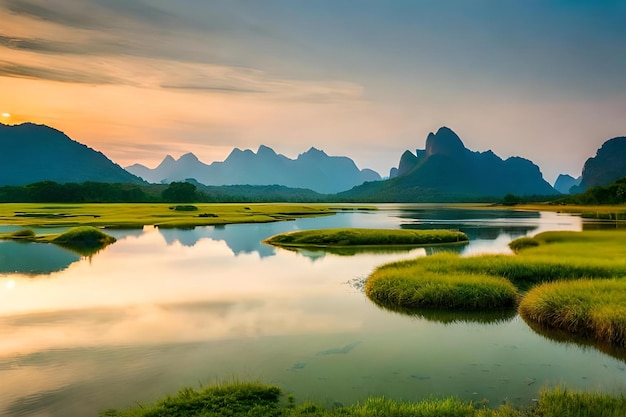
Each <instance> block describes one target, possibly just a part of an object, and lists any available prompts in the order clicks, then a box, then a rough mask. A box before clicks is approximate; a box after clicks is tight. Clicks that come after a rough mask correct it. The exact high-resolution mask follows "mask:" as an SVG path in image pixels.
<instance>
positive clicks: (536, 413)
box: [100, 383, 626, 417]
mask: <svg viewBox="0 0 626 417" xmlns="http://www.w3.org/2000/svg"><path fill="white" fill-rule="evenodd" d="M625 413H626V398H624V397H623V396H610V395H605V394H595V393H577V392H571V391H567V390H565V389H561V388H555V389H551V390H544V391H543V392H542V393H541V396H540V398H539V401H538V402H537V404H536V405H535V406H534V407H530V408H519V409H517V408H514V407H512V406H510V405H506V404H505V405H501V406H499V407H498V408H488V407H485V406H484V405H483V404H478V403H472V402H464V401H461V400H458V399H455V398H431V399H424V400H421V401H417V402H409V401H396V400H391V399H388V398H384V397H371V398H367V399H366V400H364V401H362V402H360V403H357V404H354V405H350V406H338V407H334V408H327V407H324V406H322V405H319V404H316V403H312V402H307V403H304V404H295V399H294V398H293V397H291V396H289V397H287V399H284V398H283V394H282V390H281V389H280V388H279V387H276V386H271V385H263V384H258V383H231V384H227V385H217V386H209V387H205V388H201V389H199V390H194V389H191V388H185V389H183V390H181V391H180V392H179V393H178V394H176V395H174V396H167V397H165V398H163V399H161V400H159V401H157V402H156V403H154V404H141V405H138V406H135V407H133V408H130V409H127V410H121V411H119V410H113V409H110V410H105V411H102V412H101V413H100V417H180V416H185V417H227V416H228V417H243V416H250V417H304V416H308V417H339V416H344V417H623V416H624V415H625Z"/></svg>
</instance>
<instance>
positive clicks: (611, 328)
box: [519, 279, 626, 347]
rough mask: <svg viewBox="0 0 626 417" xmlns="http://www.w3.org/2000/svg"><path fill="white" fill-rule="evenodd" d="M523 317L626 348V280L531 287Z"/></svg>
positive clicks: (549, 284) (523, 305) (548, 284)
mask: <svg viewBox="0 0 626 417" xmlns="http://www.w3.org/2000/svg"><path fill="white" fill-rule="evenodd" d="M519 313H520V315H521V316H522V317H523V318H524V319H525V320H529V321H532V322H535V323H538V324H539V325H541V326H546V327H548V328H556V329H559V330H565V331H567V332H568V333H572V334H576V335H579V336H582V337H585V338H591V339H594V340H597V341H599V342H603V343H607V344H610V345H613V346H620V347H626V280H624V279H619V280H615V279H613V280H578V281H571V282H554V283H546V284H543V285H540V286H537V287H535V288H533V289H532V290H530V291H529V292H528V294H526V296H525V297H524V298H523V300H522V302H521V303H520V306H519Z"/></svg>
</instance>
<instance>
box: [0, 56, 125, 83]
mask: <svg viewBox="0 0 626 417" xmlns="http://www.w3.org/2000/svg"><path fill="white" fill-rule="evenodd" d="M0 77H14V78H28V79H36V80H48V81H59V82H63V83H75V84H128V82H127V81H125V80H122V79H119V78H116V77H111V76H108V75H106V74H100V73H89V72H85V71H84V70H80V71H79V70H72V69H59V68H44V67H39V66H30V65H21V64H13V63H11V62H7V61H0Z"/></svg>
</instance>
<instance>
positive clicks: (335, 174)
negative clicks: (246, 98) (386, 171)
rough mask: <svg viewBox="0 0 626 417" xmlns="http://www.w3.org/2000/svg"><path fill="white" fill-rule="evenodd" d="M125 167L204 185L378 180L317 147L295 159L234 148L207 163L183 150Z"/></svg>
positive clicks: (150, 176) (339, 187) (152, 178)
mask: <svg viewBox="0 0 626 417" xmlns="http://www.w3.org/2000/svg"><path fill="white" fill-rule="evenodd" d="M126 170H128V171H129V172H131V173H133V174H135V175H137V176H140V177H141V178H143V179H145V180H146V181H149V182H152V183H160V182H166V183H169V182H172V181H184V180H186V179H188V178H193V179H195V180H196V181H198V182H199V183H201V184H205V185H239V184H246V185H283V186H286V187H291V188H308V189H310V190H313V191H316V192H319V193H324V194H334V193H337V192H339V191H344V190H348V189H350V188H352V187H354V186H355V185H359V184H362V183H364V182H366V181H377V180H380V175H379V174H378V173H376V172H375V171H372V170H370V169H362V170H360V169H359V168H358V167H357V166H356V164H355V163H354V161H353V160H352V159H350V158H347V157H340V156H328V155H327V154H326V153H324V152H323V151H321V150H319V149H315V148H311V149H309V150H308V151H307V152H304V153H302V154H300V155H299V156H298V158H297V159H290V158H287V157H286V156H284V155H280V154H277V153H276V152H274V150H273V149H271V148H269V147H267V146H264V145H261V146H260V147H259V149H258V151H257V152H256V153H254V152H253V151H251V150H249V149H246V150H243V151H242V150H241V149H238V148H235V149H233V151H232V152H231V153H230V155H229V156H228V158H226V160H224V161H223V162H213V163H211V164H210V165H207V164H205V163H203V162H201V161H199V160H198V158H197V157H196V156H195V155H194V154H192V153H187V154H185V155H183V156H181V157H180V158H179V159H178V160H175V159H174V158H172V157H171V156H169V155H168V156H166V157H165V159H164V160H163V162H161V164H159V166H157V167H156V168H154V169H150V168H147V167H145V166H144V165H140V164H135V165H131V166H129V167H126Z"/></svg>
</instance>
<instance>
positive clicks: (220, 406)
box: [100, 382, 282, 417]
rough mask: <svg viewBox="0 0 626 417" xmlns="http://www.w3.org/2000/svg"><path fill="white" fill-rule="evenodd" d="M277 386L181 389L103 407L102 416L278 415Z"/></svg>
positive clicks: (240, 383)
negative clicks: (145, 401)
mask: <svg viewBox="0 0 626 417" xmlns="http://www.w3.org/2000/svg"><path fill="white" fill-rule="evenodd" d="M280 396H281V390H280V388H278V387H276V386H271V385H262V384H257V383H243V382H236V383H231V384H228V385H216V386H209V387H206V388H201V389H199V390H194V389H192V388H184V389H182V390H180V391H179V392H178V393H177V394H176V395H174V396H169V395H168V396H167V397H165V398H163V399H161V400H159V401H157V402H156V403H154V404H152V405H145V406H144V405H141V406H139V407H137V408H131V409H128V410H125V411H117V410H112V409H111V410H105V411H103V412H101V413H100V416H101V417H157V416H161V417H168V416H172V417H174V416H189V417H194V416H260V417H262V416H272V417H274V416H280V415H282V414H281V411H280V409H279V405H280V402H279V400H280Z"/></svg>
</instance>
